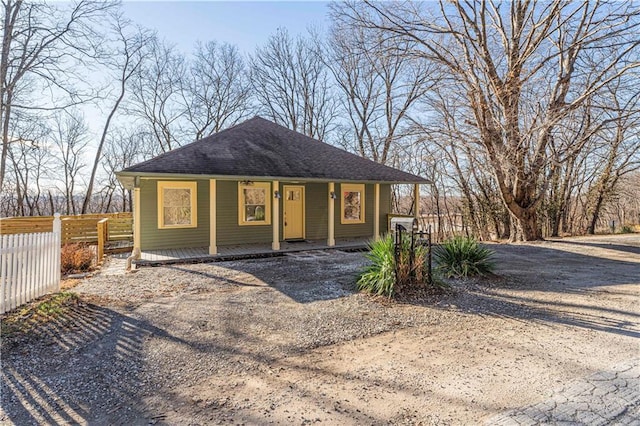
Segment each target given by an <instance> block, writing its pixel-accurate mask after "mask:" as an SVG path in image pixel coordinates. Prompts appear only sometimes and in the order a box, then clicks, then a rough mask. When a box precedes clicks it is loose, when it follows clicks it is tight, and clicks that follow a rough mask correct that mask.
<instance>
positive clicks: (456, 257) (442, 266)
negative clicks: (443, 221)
mask: <svg viewBox="0 0 640 426" xmlns="http://www.w3.org/2000/svg"><path fill="white" fill-rule="evenodd" d="M433 253H434V257H435V260H436V262H437V263H438V271H439V272H440V273H442V274H443V275H444V276H446V277H449V278H453V277H456V278H465V277H469V276H473V275H484V274H487V273H490V272H492V271H493V269H494V267H495V265H494V263H493V261H492V260H491V257H492V256H493V251H492V250H489V249H488V248H486V247H482V246H480V244H478V242H477V241H476V240H475V239H473V238H471V237H460V236H458V237H453V238H452V239H450V240H447V241H445V242H444V243H442V244H441V245H440V246H438V247H436V248H435V250H434V252H433Z"/></svg>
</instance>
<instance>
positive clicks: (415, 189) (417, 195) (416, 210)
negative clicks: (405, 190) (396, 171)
mask: <svg viewBox="0 0 640 426" xmlns="http://www.w3.org/2000/svg"><path fill="white" fill-rule="evenodd" d="M413 194H414V196H413V198H414V200H413V217H415V218H416V219H418V221H419V220H420V184H419V183H415V184H413Z"/></svg>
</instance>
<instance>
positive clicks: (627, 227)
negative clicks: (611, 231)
mask: <svg viewBox="0 0 640 426" xmlns="http://www.w3.org/2000/svg"><path fill="white" fill-rule="evenodd" d="M620 233H621V234H632V233H633V228H632V227H631V226H630V225H624V226H623V227H622V228H620Z"/></svg>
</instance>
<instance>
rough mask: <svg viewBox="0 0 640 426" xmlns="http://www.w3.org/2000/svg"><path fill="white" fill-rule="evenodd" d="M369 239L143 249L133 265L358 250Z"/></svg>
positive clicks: (363, 246) (216, 260) (218, 260)
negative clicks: (215, 250)
mask: <svg viewBox="0 0 640 426" xmlns="http://www.w3.org/2000/svg"><path fill="white" fill-rule="evenodd" d="M370 239H371V238H343V239H339V240H336V242H335V245H334V246H332V247H330V246H328V245H327V240H303V241H299V242H298V241H295V242H293V241H282V242H281V243H280V250H273V249H272V247H271V244H269V243H265V244H239V245H229V246H218V253H217V254H215V255H211V254H209V247H190V248H180V249H165V250H145V251H142V252H141V256H140V259H138V260H134V261H133V263H134V264H135V265H136V266H160V265H170V264H177V263H200V262H202V263H205V262H221V261H228V260H240V259H255V258H263V257H275V256H283V255H285V254H287V253H295V252H303V251H309V250H329V249H335V250H347V251H359V250H365V249H366V248H367V243H368V242H369V241H370Z"/></svg>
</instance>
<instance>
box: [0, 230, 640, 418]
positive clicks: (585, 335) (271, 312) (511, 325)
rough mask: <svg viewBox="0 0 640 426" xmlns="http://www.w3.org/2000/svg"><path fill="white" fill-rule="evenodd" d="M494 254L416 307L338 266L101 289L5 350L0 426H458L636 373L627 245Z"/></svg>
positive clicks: (634, 279) (111, 280) (350, 262)
mask: <svg viewBox="0 0 640 426" xmlns="http://www.w3.org/2000/svg"><path fill="white" fill-rule="evenodd" d="M491 248H493V249H494V250H496V252H497V255H496V259H497V261H498V265H499V270H498V271H497V272H498V277H496V278H492V279H490V280H480V281H468V282H464V283H456V284H455V286H454V287H455V293H454V294H450V295H445V296H440V297H437V298H434V299H433V300H428V301H422V302H420V303H413V304H408V303H406V304H397V303H391V302H388V301H386V300H384V299H375V298H371V297H368V296H365V295H362V294H358V293H355V292H354V286H353V282H354V277H355V274H356V272H357V271H358V270H359V269H361V268H362V266H363V265H365V263H366V260H365V259H364V256H363V255H362V254H358V253H344V252H340V251H333V252H331V251H329V252H316V253H303V254H300V255H296V256H285V257H281V258H271V259H262V260H249V261H242V262H224V263H217V264H199V265H179V266H172V267H159V268H143V269H141V270H139V271H138V272H136V273H133V274H127V275H105V274H102V275H100V274H99V275H97V276H95V277H93V278H90V279H86V280H84V281H82V282H81V283H80V284H79V285H78V286H77V287H76V288H75V289H74V291H76V292H77V293H79V294H80V295H81V297H82V299H83V300H85V301H89V302H90V303H83V304H80V305H78V306H77V307H75V309H74V310H73V312H71V313H70V314H69V315H68V316H66V317H65V318H61V319H60V320H59V321H57V322H56V323H53V324H49V325H48V326H46V327H42V328H41V329H39V330H37V332H36V333H34V335H33V336H30V338H28V339H26V340H21V341H16V342H11V341H10V342H3V349H2V384H1V385H2V387H1V391H2V409H1V410H0V421H2V422H3V423H9V424H11V423H15V424H20V425H22V424H45V423H46V424H49V423H80V424H150V423H151V424H155V423H159V424H212V423H234V424H265V423H280V424H307V423H315V422H323V423H329V424H338V423H339V424H388V423H391V424H469V423H478V422H482V421H489V422H491V419H495V418H497V417H495V416H497V415H500V414H501V413H503V412H508V411H509V410H511V411H513V412H525V411H526V410H524V409H523V410H520V411H518V410H517V409H518V408H519V407H526V406H533V405H534V404H537V403H540V402H541V401H545V400H547V399H548V398H552V397H555V395H557V390H558V389H563V388H564V387H566V386H567V384H571V383H573V382H575V381H576V380H580V379H581V378H585V377H592V376H593V375H594V374H596V373H600V372H603V371H607V370H609V369H611V368H613V367H614V366H616V365H620V363H623V364H624V363H632V365H635V364H633V363H634V362H635V361H634V360H636V359H637V358H639V357H640V346H639V342H640V339H639V337H640V327H639V325H638V317H639V316H640V304H639V303H638V301H639V300H638V290H640V237H638V236H630V237H628V236H615V237H608V238H599V239H593V238H591V239H570V240H563V241H562V242H545V243H537V244H520V245H492V246H491ZM625 365H626V364H625ZM628 404H629V403H628ZM630 404H636V405H638V404H640V399H639V400H638V401H635V400H634V399H632V400H631V402H630ZM629 412H630V413H631V412H633V411H632V410H630V411H629ZM501 419H502V420H504V419H503V418H501ZM502 420H501V421H502Z"/></svg>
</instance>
